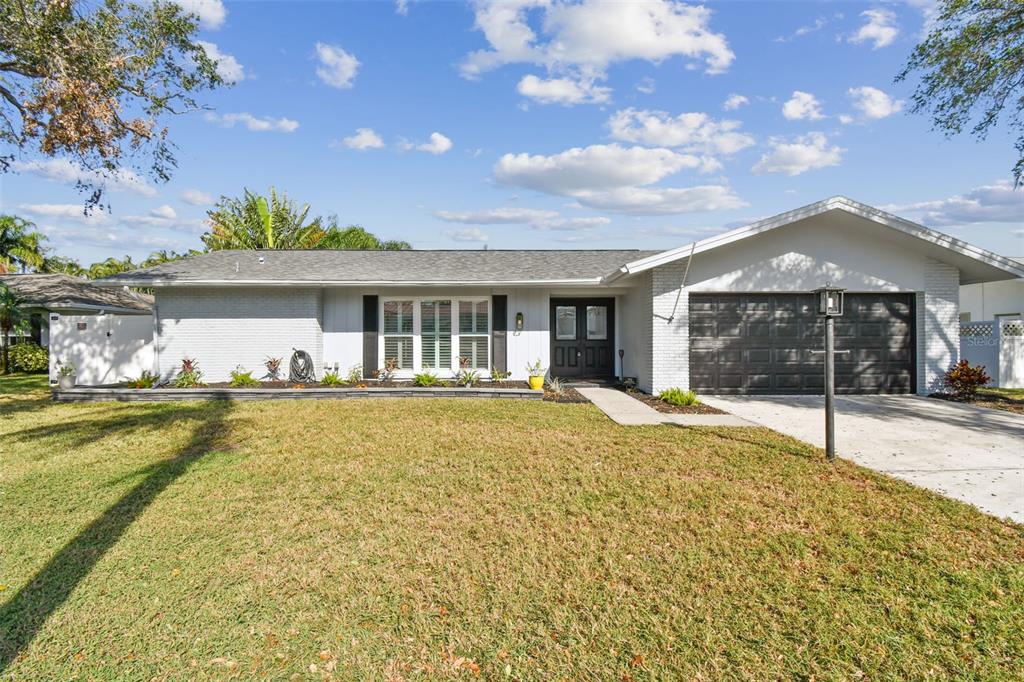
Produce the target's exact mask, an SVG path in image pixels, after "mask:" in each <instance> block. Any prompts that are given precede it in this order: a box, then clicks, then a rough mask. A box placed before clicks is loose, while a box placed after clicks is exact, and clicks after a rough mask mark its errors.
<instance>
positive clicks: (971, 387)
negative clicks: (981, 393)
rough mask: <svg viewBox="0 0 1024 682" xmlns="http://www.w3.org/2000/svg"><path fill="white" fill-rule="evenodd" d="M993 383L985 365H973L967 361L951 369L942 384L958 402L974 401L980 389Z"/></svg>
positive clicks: (962, 361) (943, 378)
mask: <svg viewBox="0 0 1024 682" xmlns="http://www.w3.org/2000/svg"><path fill="white" fill-rule="evenodd" d="M990 381H992V377H990V376H989V375H988V373H986V372H985V366H984V365H973V366H972V365H971V363H970V362H968V361H967V360H966V359H964V360H961V361H960V362H958V363H956V364H955V365H953V366H952V367H950V368H949V369H948V370H947V371H946V374H945V376H943V377H942V383H943V384H944V385H945V386H946V388H947V389H948V390H949V392H950V393H951V394H952V395H953V397H954V398H956V399H957V400H974V398H975V397H976V396H977V395H978V389H979V388H981V387H982V386H984V385H985V384H987V383H988V382H990Z"/></svg>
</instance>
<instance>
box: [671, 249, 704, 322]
mask: <svg viewBox="0 0 1024 682" xmlns="http://www.w3.org/2000/svg"><path fill="white" fill-rule="evenodd" d="M696 248H697V242H693V244H691V245H690V255H689V256H688V257H687V258H686V269H685V270H683V281H682V283H681V284H680V285H679V290H678V291H677V292H676V302H675V304H673V306H672V314H671V315H669V316H668V318H667V321H666V324H672V321H673V320H675V319H676V310H678V309H679V299H680V298H682V297H683V289H685V288H686V278H687V276H689V274H690V263H692V262H693V252H694V250H695V249H696Z"/></svg>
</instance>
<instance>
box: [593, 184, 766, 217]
mask: <svg viewBox="0 0 1024 682" xmlns="http://www.w3.org/2000/svg"><path fill="white" fill-rule="evenodd" d="M575 196H576V199H577V200H578V201H579V202H580V203H581V204H584V205H586V206H589V207H590V208H595V209H598V210H603V211H612V212H614V213H626V214H629V215H672V214H675V213H693V212H696V211H724V210H729V209H734V208H742V207H744V206H746V205H747V204H746V202H745V201H743V200H742V199H740V198H739V197H738V196H736V195H735V194H733V193H732V190H731V189H729V188H728V187H725V186H723V185H698V186H696V187H620V188H616V189H613V190H610V191H606V192H591V191H581V192H578V193H576V195H575Z"/></svg>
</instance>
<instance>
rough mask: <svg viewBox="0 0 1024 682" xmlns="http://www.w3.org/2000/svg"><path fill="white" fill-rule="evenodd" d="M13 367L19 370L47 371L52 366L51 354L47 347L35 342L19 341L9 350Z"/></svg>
mask: <svg viewBox="0 0 1024 682" xmlns="http://www.w3.org/2000/svg"><path fill="white" fill-rule="evenodd" d="M8 352H9V353H10V357H11V368H12V369H14V370H15V371H18V372H45V371H46V370H47V369H48V368H49V367H50V356H49V354H48V353H47V352H46V349H45V348H42V347H40V346H38V345H36V344H34V343H19V344H16V345H13V346H11V348H10V350H9V351H8Z"/></svg>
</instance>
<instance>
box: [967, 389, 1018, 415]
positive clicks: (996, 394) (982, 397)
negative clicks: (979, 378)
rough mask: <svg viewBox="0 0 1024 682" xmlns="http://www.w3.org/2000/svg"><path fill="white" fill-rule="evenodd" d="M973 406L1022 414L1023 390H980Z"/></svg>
mask: <svg viewBox="0 0 1024 682" xmlns="http://www.w3.org/2000/svg"><path fill="white" fill-rule="evenodd" d="M975 404H977V405H984V406H985V407H996V408H999V409H1000V410H1007V411H1009V412H1016V413H1017V414H1024V388H982V389H980V390H979V391H978V399H977V400H976V401H975Z"/></svg>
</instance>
